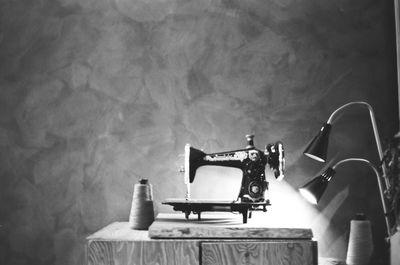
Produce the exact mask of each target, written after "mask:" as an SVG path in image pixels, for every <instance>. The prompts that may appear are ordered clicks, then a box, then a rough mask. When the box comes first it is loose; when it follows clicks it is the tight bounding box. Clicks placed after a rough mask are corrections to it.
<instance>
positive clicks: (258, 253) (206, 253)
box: [201, 241, 318, 265]
mask: <svg viewBox="0 0 400 265" xmlns="http://www.w3.org/2000/svg"><path fill="white" fill-rule="evenodd" d="M315 248H316V242H313V241H287V242H283V241H282V242H277V241H270V242H266V241H260V242H206V243H202V244H201V253H202V254H201V256H202V263H201V264H203V265H216V264H218V265H225V264H226V265H230V264H236V265H240V264H243V265H245V264H246V265H247V264H252V265H277V264H279V265H317V264H318V259H317V255H316V254H315V253H316V249H315Z"/></svg>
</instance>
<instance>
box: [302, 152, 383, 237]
mask: <svg viewBox="0 0 400 265" xmlns="http://www.w3.org/2000/svg"><path fill="white" fill-rule="evenodd" d="M351 161H358V162H363V163H365V164H367V165H369V166H370V167H371V168H372V169H373V170H374V172H375V174H376V178H377V181H378V187H379V193H380V197H381V202H382V207H383V212H384V215H385V222H386V229H387V233H388V236H390V226H389V218H388V215H387V208H386V203H385V198H384V193H383V188H382V183H381V176H380V174H379V171H378V169H377V168H376V167H375V166H374V165H373V164H372V163H371V162H369V161H368V160H366V159H361V158H348V159H343V160H340V161H339V162H337V163H336V164H335V165H333V166H332V167H328V169H326V170H325V171H324V172H323V173H322V174H321V175H319V176H317V177H315V178H314V179H312V180H311V181H309V182H308V183H306V184H305V185H304V186H303V187H301V188H300V189H299V191H300V193H301V194H302V195H303V197H305V198H306V199H307V200H308V201H309V202H310V203H312V204H317V203H318V201H319V200H320V199H321V197H322V195H323V194H324V192H325V190H326V188H327V187H328V184H329V182H330V181H331V179H332V177H333V176H334V175H335V173H336V171H335V169H336V168H337V167H338V166H339V165H342V164H343V163H346V162H351Z"/></svg>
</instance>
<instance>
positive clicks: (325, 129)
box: [304, 123, 332, 162]
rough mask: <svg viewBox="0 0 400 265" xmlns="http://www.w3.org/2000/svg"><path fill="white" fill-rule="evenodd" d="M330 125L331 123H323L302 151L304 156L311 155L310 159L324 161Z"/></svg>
mask: <svg viewBox="0 0 400 265" xmlns="http://www.w3.org/2000/svg"><path fill="white" fill-rule="evenodd" d="M331 127H332V125H331V124H329V123H324V125H323V126H322V128H321V130H320V131H319V132H318V134H317V135H316V136H315V137H314V139H313V140H312V141H311V142H310V144H309V145H308V146H307V148H306V150H305V151H304V154H305V155H306V156H308V157H311V158H312V159H315V160H317V161H319V162H325V161H326V155H327V153H328V143H329V133H330V131H331Z"/></svg>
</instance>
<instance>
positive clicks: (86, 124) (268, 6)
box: [0, 0, 398, 265]
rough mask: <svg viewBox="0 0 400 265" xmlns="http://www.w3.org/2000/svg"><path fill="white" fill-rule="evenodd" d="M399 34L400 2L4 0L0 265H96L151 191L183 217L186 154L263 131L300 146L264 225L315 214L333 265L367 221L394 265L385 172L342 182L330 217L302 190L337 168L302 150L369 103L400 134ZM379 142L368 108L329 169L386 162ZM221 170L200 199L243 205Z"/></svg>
mask: <svg viewBox="0 0 400 265" xmlns="http://www.w3.org/2000/svg"><path fill="white" fill-rule="evenodd" d="M394 36H395V35H394V18H393V5H392V3H391V1H379V0H351V1H341V0H339V1H330V0H318V1H317V0H312V1H304V0H297V1H295V0H269V1H261V0H260V1H256V0H254V1H235V0H220V1H218V0H189V1H181V0H152V1H147V0H79V1H77V0H40V1H39V0H36V1H33V0H1V1H0V263H1V264H10V265H12V264H18V265H24V264H29V265H35V264H58V265H61V264H71V265H75V264H76V265H77V264H82V262H83V261H84V253H85V252H84V244H85V237H86V236H88V235H89V234H90V233H93V232H94V231H96V230H98V229H100V228H102V227H103V226H105V225H107V224H109V223H111V222H114V221H127V220H128V215H129V210H130V204H131V197H132V191H133V185H134V184H135V183H137V181H138V179H139V178H141V177H144V178H148V179H149V181H150V183H152V184H153V192H154V201H155V204H156V211H157V212H171V211H172V209H170V207H169V206H164V205H161V201H163V200H164V199H166V198H171V197H183V196H184V192H185V186H184V184H183V180H182V178H183V177H182V175H180V174H179V173H178V168H179V166H181V165H182V163H183V157H182V154H183V149H184V145H185V144H186V143H190V144H191V145H192V146H194V147H196V148H201V149H204V150H205V151H206V152H218V151H224V150H233V149H238V148H242V147H244V145H245V138H244V135H245V134H248V133H254V134H255V135H256V138H255V144H256V146H257V147H258V148H260V149H263V148H264V145H265V144H268V143H272V142H275V141H278V140H280V141H282V142H283V143H284V145H285V149H286V160H287V171H286V178H285V181H284V182H281V183H278V182H273V179H270V178H272V175H271V173H268V175H267V177H268V178H269V180H270V181H271V185H270V190H271V197H272V198H271V201H272V204H273V205H272V206H271V211H270V212H267V213H265V217H264V218H272V217H271V216H272V214H273V213H274V211H275V215H274V218H276V219H277V220H279V219H280V220H287V219H290V220H293V221H296V220H297V219H298V220H300V219H301V218H302V217H303V216H307V217H309V218H310V219H309V220H312V221H310V222H308V224H310V225H312V227H313V230H314V233H316V236H317V238H318V240H319V252H320V255H321V256H331V257H336V258H344V257H345V254H346V241H347V236H348V231H349V222H350V219H351V218H352V217H353V216H354V214H355V213H356V212H360V211H361V212H365V213H366V214H367V215H368V217H369V218H370V219H371V221H372V224H373V233H374V240H375V241H374V242H375V246H376V247H375V250H376V253H377V254H376V256H377V259H379V258H382V257H384V254H385V253H384V249H383V248H382V247H380V246H381V245H382V244H381V243H382V242H383V237H384V232H385V229H384V222H383V217H382V210H381V208H380V203H379V199H378V193H377V188H376V182H375V179H374V174H373V172H372V171H371V170H370V169H368V168H366V167H365V166H364V165H358V164H352V165H348V166H345V167H343V168H342V169H341V170H340V171H339V172H338V175H340V176H338V177H337V178H335V181H334V182H333V183H332V185H333V187H331V188H330V189H329V190H328V193H327V194H326V196H325V197H324V198H323V199H322V201H321V204H320V205H318V206H317V207H312V206H309V205H307V204H305V203H304V202H302V201H301V200H302V199H301V198H299V197H297V195H296V189H297V188H298V187H299V186H301V185H302V184H303V183H304V182H306V181H307V180H309V179H310V178H311V177H312V176H313V175H315V174H316V173H317V172H318V170H319V169H320V168H321V167H322V166H323V165H321V164H318V163H317V162H314V161H310V160H309V159H307V158H304V157H303V156H302V151H303V149H304V147H305V146H306V144H307V143H308V141H309V140H310V139H311V138H312V137H313V136H314V134H315V133H316V132H317V131H318V130H319V128H320V126H321V124H322V123H323V122H324V121H326V119H327V118H328V117H329V115H330V113H331V112H332V111H333V110H334V109H335V108H337V107H339V106H340V105H342V104H344V103H347V102H349V101H353V100H363V101H367V102H369V103H370V104H371V105H372V106H373V108H374V110H375V113H376V117H377V122H378V127H379V130H380V133H381V138H382V139H387V138H390V137H391V136H392V135H393V134H394V133H395V132H397V130H398V112H397V89H396V78H395V37H394ZM374 144H375V143H374V138H373V134H372V131H371V125H370V122H369V117H368V114H367V111H366V110H365V109H363V108H357V107H355V108H353V110H352V111H350V112H349V113H348V114H346V115H343V116H342V117H341V118H340V121H338V122H337V125H335V127H334V129H333V131H332V139H331V147H330V151H329V156H330V157H331V158H332V157H334V156H336V157H337V158H338V159H340V158H345V157H349V156H357V157H363V158H367V159H370V160H371V161H373V162H374V163H377V162H378V157H377V153H376V149H375V145H374ZM207 170H208V171H207ZM207 170H206V171H204V170H203V172H199V176H198V177H196V178H197V179H196V180H195V182H196V183H195V184H194V185H195V187H194V190H193V193H194V196H195V197H199V198H200V197H207V198H213V197H224V198H232V199H234V198H235V196H236V192H237V189H238V187H237V184H238V180H239V183H240V172H239V173H237V172H233V173H232V172H230V171H229V172H228V173H227V171H224V170H223V169H219V168H217V169H207ZM267 172H269V171H268V170H267ZM207 185H208V186H207ZM232 190H233V191H232ZM274 194H275V195H276V196H277V198H274V197H273V195H274ZM279 196H280V197H279ZM297 204H299V205H301V207H297ZM299 209H300V212H299ZM270 213H271V215H269V214H270ZM305 223H306V224H307V222H305Z"/></svg>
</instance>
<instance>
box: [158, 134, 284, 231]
mask: <svg viewBox="0 0 400 265" xmlns="http://www.w3.org/2000/svg"><path fill="white" fill-rule="evenodd" d="M246 138H247V146H246V148H244V149H240V150H234V151H226V152H219V153H210V154H206V153H204V152H203V151H201V150H198V149H195V148H193V147H191V146H190V145H189V144H187V145H186V146H185V165H184V170H182V171H184V181H185V184H186V196H185V198H184V199H167V200H166V201H164V202H162V203H163V204H168V205H171V206H173V207H174V210H175V211H182V212H184V213H185V217H186V219H188V218H189V215H190V213H191V212H193V213H194V214H197V215H198V219H199V220H200V219H201V212H204V211H231V212H239V213H241V214H242V215H243V223H246V222H247V217H249V218H251V212H252V211H264V212H265V211H266V206H268V205H271V204H270V202H269V199H266V198H265V192H266V191H267V190H268V182H267V181H266V179H265V167H266V165H267V164H268V165H269V167H270V168H271V169H272V170H273V171H274V175H275V178H276V179H278V180H282V179H283V177H284V169H285V158H284V149H283V145H282V143H281V142H277V143H275V144H268V145H267V146H266V147H265V150H264V151H261V150H258V149H257V148H255V147H254V135H246ZM201 166H224V167H233V168H238V169H241V170H242V173H243V175H242V182H241V187H240V191H239V195H238V197H237V199H236V200H234V201H211V200H192V199H191V198H190V183H192V182H193V181H194V179H195V176H196V170H197V169H198V168H199V167H201Z"/></svg>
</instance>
